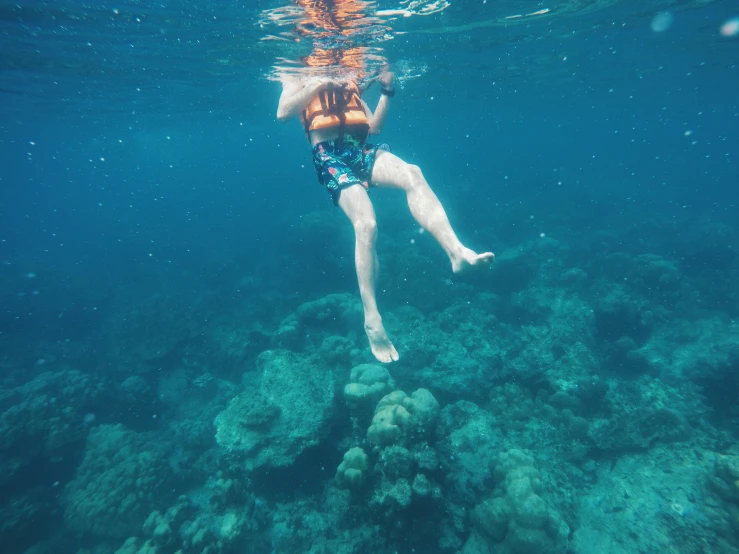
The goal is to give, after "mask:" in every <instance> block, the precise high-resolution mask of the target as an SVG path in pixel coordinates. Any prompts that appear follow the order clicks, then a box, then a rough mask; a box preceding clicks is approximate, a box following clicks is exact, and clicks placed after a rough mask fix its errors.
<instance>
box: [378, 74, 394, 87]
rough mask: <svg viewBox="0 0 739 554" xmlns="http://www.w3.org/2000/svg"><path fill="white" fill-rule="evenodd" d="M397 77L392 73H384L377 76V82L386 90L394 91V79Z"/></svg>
mask: <svg viewBox="0 0 739 554" xmlns="http://www.w3.org/2000/svg"><path fill="white" fill-rule="evenodd" d="M394 77H395V76H394V75H393V73H392V72H390V71H383V72H382V73H380V74H379V75H378V76H377V80H378V81H379V83H380V84H381V85H382V88H384V89H386V90H393V78H394Z"/></svg>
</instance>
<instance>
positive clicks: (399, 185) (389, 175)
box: [370, 150, 413, 189]
mask: <svg viewBox="0 0 739 554" xmlns="http://www.w3.org/2000/svg"><path fill="white" fill-rule="evenodd" d="M411 167H413V166H411V165H410V164H408V163H407V162H405V161H403V160H402V159H401V158H399V157H398V156H396V155H395V154H393V153H392V152H388V151H387V150H378V151H377V156H376V158H375V163H374V165H373V166H372V176H371V179H370V183H371V184H372V185H373V186H375V187H379V188H396V189H406V188H408V186H409V180H410V174H411V171H410V168H411Z"/></svg>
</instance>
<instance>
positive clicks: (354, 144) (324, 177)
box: [313, 135, 390, 205]
mask: <svg viewBox="0 0 739 554" xmlns="http://www.w3.org/2000/svg"><path fill="white" fill-rule="evenodd" d="M380 149H382V150H387V151H388V152H389V151H390V146H389V145H388V144H386V143H384V142H382V143H380V144H367V143H364V144H363V143H361V142H359V141H358V140H357V139H355V138H354V137H352V136H350V135H347V136H345V137H344V140H343V141H339V140H338V139H337V140H327V141H325V142H319V143H318V144H316V145H315V146H314V147H313V165H314V166H315V168H316V175H317V176H318V182H319V183H321V184H322V185H323V186H325V187H326V190H327V191H328V193H329V194H330V195H331V199H332V200H333V201H334V204H335V205H336V204H338V203H339V195H340V194H341V191H342V189H345V188H346V187H348V186H351V185H362V186H363V187H364V188H369V187H370V177H371V176H372V167H373V166H374V165H375V157H376V156H377V151H378V150H380Z"/></svg>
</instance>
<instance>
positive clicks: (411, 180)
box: [403, 164, 426, 189]
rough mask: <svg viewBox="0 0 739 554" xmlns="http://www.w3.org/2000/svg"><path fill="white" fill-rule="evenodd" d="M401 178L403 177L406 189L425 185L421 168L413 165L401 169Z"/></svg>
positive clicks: (406, 165)
mask: <svg viewBox="0 0 739 554" xmlns="http://www.w3.org/2000/svg"><path fill="white" fill-rule="evenodd" d="M403 176H404V177H405V178H404V179H403V181H405V183H404V184H405V186H406V188H409V189H410V188H416V187H418V186H423V185H425V184H426V179H424V178H423V173H422V172H421V168H420V167H418V166H417V165H415V164H405V166H404V167H403Z"/></svg>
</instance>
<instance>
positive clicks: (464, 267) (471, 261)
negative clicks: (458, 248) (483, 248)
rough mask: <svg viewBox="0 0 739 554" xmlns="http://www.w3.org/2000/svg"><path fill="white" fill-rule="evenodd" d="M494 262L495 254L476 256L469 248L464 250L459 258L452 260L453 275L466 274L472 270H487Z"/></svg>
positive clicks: (488, 253)
mask: <svg viewBox="0 0 739 554" xmlns="http://www.w3.org/2000/svg"><path fill="white" fill-rule="evenodd" d="M494 260H495V254H493V253H492V252H483V253H482V254H478V253H476V252H474V251H472V250H470V249H469V248H465V249H463V250H462V253H461V254H460V255H459V257H457V258H455V259H453V260H452V270H454V273H467V272H468V271H471V270H473V269H482V268H488V267H490V264H492V263H493V261H494Z"/></svg>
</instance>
